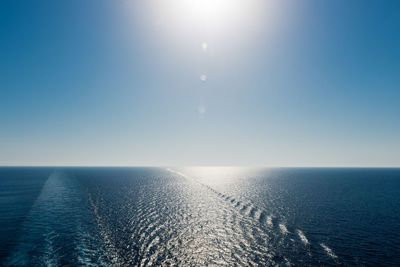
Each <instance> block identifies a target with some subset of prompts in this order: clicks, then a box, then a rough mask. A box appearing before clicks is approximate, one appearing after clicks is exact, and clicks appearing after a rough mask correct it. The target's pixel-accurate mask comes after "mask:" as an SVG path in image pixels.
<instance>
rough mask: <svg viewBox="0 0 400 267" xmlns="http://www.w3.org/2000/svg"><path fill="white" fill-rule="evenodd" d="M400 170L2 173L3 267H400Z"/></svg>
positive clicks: (55, 170) (0, 229)
mask: <svg viewBox="0 0 400 267" xmlns="http://www.w3.org/2000/svg"><path fill="white" fill-rule="evenodd" d="M399 230H400V169H372V168H368V169H367V168H365V169H363V168H282V169H250V168H228V167H224V168H223V167H221V168H205V167H203V168H200V167H199V168H50V167H49V168H27V167H24V168H8V167H3V168H0V239H1V244H0V262H1V265H4V266H37V265H39V266H41V265H50V266H55V265H103V266H109V265H123V266H124V265H155V264H158V265H167V264H178V265H185V266H186V265H198V266H204V265H207V264H217V265H235V264H236V265H313V266H315V265H332V266H333V265H345V266H349V265H360V266H364V265H385V266H389V265H393V266H399V265H400V231H399Z"/></svg>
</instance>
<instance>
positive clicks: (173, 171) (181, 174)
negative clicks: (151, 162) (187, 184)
mask: <svg viewBox="0 0 400 267" xmlns="http://www.w3.org/2000/svg"><path fill="white" fill-rule="evenodd" d="M167 171H169V172H172V173H175V174H178V175H180V176H182V177H184V178H188V177H187V176H186V175H185V174H183V173H181V172H178V171H175V170H173V169H170V168H167Z"/></svg>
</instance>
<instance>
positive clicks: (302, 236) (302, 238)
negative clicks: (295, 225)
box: [297, 230, 310, 245]
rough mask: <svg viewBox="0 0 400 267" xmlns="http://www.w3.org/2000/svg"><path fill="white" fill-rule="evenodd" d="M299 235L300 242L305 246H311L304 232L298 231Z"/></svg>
mask: <svg viewBox="0 0 400 267" xmlns="http://www.w3.org/2000/svg"><path fill="white" fill-rule="evenodd" d="M297 234H298V235H299V237H300V240H301V242H303V243H304V245H309V244H310V242H308V239H307V237H306V236H305V235H304V233H303V231H301V230H297Z"/></svg>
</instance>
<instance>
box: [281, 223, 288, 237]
mask: <svg viewBox="0 0 400 267" xmlns="http://www.w3.org/2000/svg"><path fill="white" fill-rule="evenodd" d="M279 228H280V229H281V232H282V234H284V235H286V234H288V233H289V231H288V229H287V228H286V225H284V224H283V223H280V224H279Z"/></svg>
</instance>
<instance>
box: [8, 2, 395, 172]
mask: <svg viewBox="0 0 400 267" xmlns="http://www.w3.org/2000/svg"><path fill="white" fill-rule="evenodd" d="M239 2H243V3H242V4H243V5H246V4H245V3H246V2H247V3H249V2H251V4H247V5H248V6H247V7H245V6H243V9H241V10H243V11H242V12H243V14H237V13H234V14H233V13H232V14H230V15H229V16H230V17H227V18H225V20H224V23H225V24H222V23H221V22H215V23H214V22H213V23H209V24H207V25H204V24H202V23H198V22H196V21H194V20H192V19H190V18H188V16H185V15H187V14H188V12H189V11H187V10H184V8H180V7H179V6H177V5H171V6H170V8H168V9H166V8H165V7H164V6H163V5H161V4H160V1H157V0H149V1H103V0H96V1H95V0H86V1H82V0H70V1H53V0H48V1H45V0H42V1H22V0H21V1H20V0H17V1H16V0H3V1H1V2H0V164H1V165H163V166H166V165H258V166H400V16H399V14H400V1H397V0H394V1H389V0H388V1H378V0H376V1H367V0H360V1H356V0H351V1H348V0H346V1H345V0H335V1H318V0H315V1H275V2H271V3H269V4H265V2H267V1H257V0H248V1H245V0H243V1H239ZM165 3H167V4H168V3H169V2H168V0H165V1H164V5H165ZM191 12H193V11H191ZM190 16H191V15H190V14H189V17H190ZM203 42H207V44H208V49H207V51H206V52H204V51H203V50H202V43H203ZM202 74H206V75H207V81H206V82H202V81H201V80H200V76H201V75H202Z"/></svg>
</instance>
